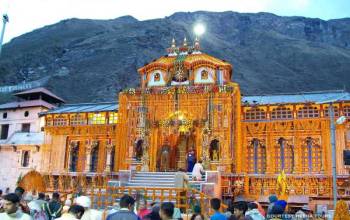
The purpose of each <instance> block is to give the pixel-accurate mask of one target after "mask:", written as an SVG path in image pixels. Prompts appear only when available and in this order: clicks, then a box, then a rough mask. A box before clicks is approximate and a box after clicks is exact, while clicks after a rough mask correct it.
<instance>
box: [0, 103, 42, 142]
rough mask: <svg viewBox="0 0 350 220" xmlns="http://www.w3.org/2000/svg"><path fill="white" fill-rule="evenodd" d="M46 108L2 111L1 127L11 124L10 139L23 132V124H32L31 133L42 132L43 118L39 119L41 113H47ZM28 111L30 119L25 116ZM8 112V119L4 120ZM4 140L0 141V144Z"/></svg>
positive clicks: (0, 111)
mask: <svg viewBox="0 0 350 220" xmlns="http://www.w3.org/2000/svg"><path fill="white" fill-rule="evenodd" d="M46 110H47V109H46V108H43V107H39V106H38V107H31V108H21V109H9V110H0V126H1V125H2V124H9V133H8V137H10V136H11V135H12V134H13V133H14V132H16V131H21V129H22V124H24V123H30V132H40V130H41V127H42V126H43V120H44V119H43V118H40V119H39V115H38V114H39V113H40V112H43V111H46ZM26 111H28V112H29V115H28V117H25V116H24V113H25V112H26ZM5 112H7V118H6V119H5V118H3V114H4V113H5ZM3 142H4V140H0V144H1V143H3Z"/></svg>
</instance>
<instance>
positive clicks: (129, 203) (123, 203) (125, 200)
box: [119, 195, 135, 211]
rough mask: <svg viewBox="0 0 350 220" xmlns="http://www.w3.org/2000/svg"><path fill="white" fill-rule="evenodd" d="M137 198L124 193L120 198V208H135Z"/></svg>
mask: <svg viewBox="0 0 350 220" xmlns="http://www.w3.org/2000/svg"><path fill="white" fill-rule="evenodd" d="M134 205H135V199H134V198H133V197H131V196H129V195H124V196H123V197H122V198H120V202H119V206H120V208H127V209H129V210H130V211H132V210H133V209H134Z"/></svg>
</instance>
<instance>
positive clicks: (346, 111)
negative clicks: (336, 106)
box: [343, 105, 350, 117]
mask: <svg viewBox="0 0 350 220" xmlns="http://www.w3.org/2000/svg"><path fill="white" fill-rule="evenodd" d="M343 112H344V116H346V117H350V105H347V106H344V107H343Z"/></svg>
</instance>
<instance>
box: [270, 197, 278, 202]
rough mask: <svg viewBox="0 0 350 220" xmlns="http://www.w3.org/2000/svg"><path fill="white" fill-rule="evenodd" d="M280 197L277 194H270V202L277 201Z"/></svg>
mask: <svg viewBox="0 0 350 220" xmlns="http://www.w3.org/2000/svg"><path fill="white" fill-rule="evenodd" d="M277 200H278V198H277V196H276V195H271V196H269V202H270V203H274V202H277Z"/></svg>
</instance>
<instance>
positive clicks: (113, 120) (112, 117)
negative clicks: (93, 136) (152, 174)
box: [109, 112, 118, 124]
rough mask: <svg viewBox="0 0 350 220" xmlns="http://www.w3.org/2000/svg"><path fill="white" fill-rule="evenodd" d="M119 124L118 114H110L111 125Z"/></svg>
mask: <svg viewBox="0 0 350 220" xmlns="http://www.w3.org/2000/svg"><path fill="white" fill-rule="evenodd" d="M117 123H118V113H117V112H110V113H109V124H117Z"/></svg>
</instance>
